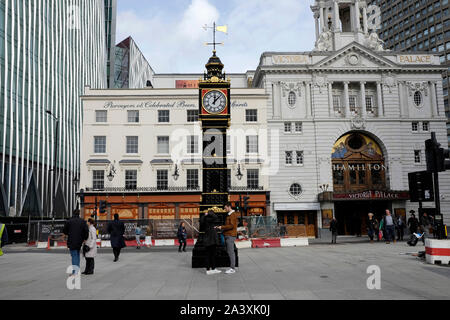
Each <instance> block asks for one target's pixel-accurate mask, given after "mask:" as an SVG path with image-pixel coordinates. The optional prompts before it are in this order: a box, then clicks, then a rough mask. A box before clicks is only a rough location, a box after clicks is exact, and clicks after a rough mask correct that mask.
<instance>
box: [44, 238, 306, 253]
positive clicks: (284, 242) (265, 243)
mask: <svg viewBox="0 0 450 320" xmlns="http://www.w3.org/2000/svg"><path fill="white" fill-rule="evenodd" d="M125 243H126V245H127V247H136V246H137V243H136V240H130V241H128V240H127V241H125ZM196 243H197V239H188V240H187V243H186V245H187V246H190V247H192V246H194V245H195V244H196ZM235 244H236V248H238V249H248V248H280V247H302V246H308V245H309V241H308V238H281V239H280V238H271V239H250V240H237V241H236V242H235ZM36 245H37V248H38V249H47V250H50V249H61V248H67V243H66V242H64V241H54V243H53V245H52V246H51V245H50V240H48V241H47V242H37V244H36ZM179 245H180V243H179V241H178V240H177V239H152V237H146V238H145V241H141V247H178V246H179ZM97 246H98V247H99V248H111V242H110V241H109V240H100V239H97Z"/></svg>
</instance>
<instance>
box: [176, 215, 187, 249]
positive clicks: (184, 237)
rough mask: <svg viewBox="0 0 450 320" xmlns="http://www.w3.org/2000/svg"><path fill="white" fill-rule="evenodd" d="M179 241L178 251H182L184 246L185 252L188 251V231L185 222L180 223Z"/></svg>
mask: <svg viewBox="0 0 450 320" xmlns="http://www.w3.org/2000/svg"><path fill="white" fill-rule="evenodd" d="M177 238H178V243H179V244H180V246H179V247H178V252H181V247H183V252H186V244H187V231H186V227H185V226H184V222H181V223H180V226H179V227H178V232H177Z"/></svg>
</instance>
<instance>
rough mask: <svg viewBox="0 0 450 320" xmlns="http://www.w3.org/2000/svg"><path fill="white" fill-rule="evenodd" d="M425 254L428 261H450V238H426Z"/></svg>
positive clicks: (441, 262) (442, 262) (431, 262)
mask: <svg viewBox="0 0 450 320" xmlns="http://www.w3.org/2000/svg"><path fill="white" fill-rule="evenodd" d="M425 256H426V260H427V263H430V264H435V263H440V264H449V263H450V240H435V239H425Z"/></svg>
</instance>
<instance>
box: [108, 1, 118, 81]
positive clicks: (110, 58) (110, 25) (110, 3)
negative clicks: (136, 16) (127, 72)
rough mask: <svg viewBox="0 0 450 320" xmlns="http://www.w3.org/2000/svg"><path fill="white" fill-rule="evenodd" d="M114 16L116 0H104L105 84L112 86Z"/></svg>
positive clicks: (114, 41) (114, 43) (114, 35)
mask: <svg viewBox="0 0 450 320" xmlns="http://www.w3.org/2000/svg"><path fill="white" fill-rule="evenodd" d="M116 17H117V0H105V36H106V55H107V58H108V61H107V64H106V72H107V75H106V77H107V80H106V81H107V82H108V83H107V86H108V88H111V87H114V56H115V47H116Z"/></svg>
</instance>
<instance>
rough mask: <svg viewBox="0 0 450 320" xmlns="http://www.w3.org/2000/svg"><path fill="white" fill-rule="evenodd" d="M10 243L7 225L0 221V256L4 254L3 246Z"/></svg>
mask: <svg viewBox="0 0 450 320" xmlns="http://www.w3.org/2000/svg"><path fill="white" fill-rule="evenodd" d="M7 243H8V232H7V230H6V225H5V224H3V223H0V257H1V256H2V255H3V251H2V247H3V246H4V245H6V244H7Z"/></svg>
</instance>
